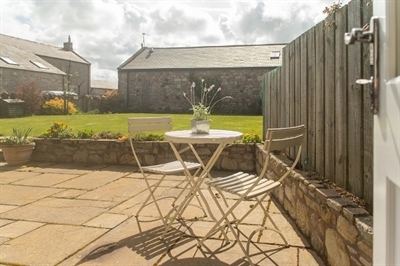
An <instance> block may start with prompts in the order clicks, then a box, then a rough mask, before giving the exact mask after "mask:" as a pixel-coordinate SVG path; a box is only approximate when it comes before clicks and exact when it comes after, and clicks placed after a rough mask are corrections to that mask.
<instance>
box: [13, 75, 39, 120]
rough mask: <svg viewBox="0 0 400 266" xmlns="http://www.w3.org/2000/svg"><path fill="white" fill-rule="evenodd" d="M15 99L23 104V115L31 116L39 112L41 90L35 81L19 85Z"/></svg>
mask: <svg viewBox="0 0 400 266" xmlns="http://www.w3.org/2000/svg"><path fill="white" fill-rule="evenodd" d="M16 97H17V98H18V99H21V100H23V101H24V102H25V110H24V111H25V114H26V115H33V114H36V113H38V112H39V110H40V105H41V104H42V96H41V90H40V89H39V87H38V85H37V83H36V81H31V82H29V83H28V84H25V85H21V86H19V87H18V88H17V89H16Z"/></svg>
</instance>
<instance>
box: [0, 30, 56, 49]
mask: <svg viewBox="0 0 400 266" xmlns="http://www.w3.org/2000/svg"><path fill="white" fill-rule="evenodd" d="M0 35H3V36H6V37H9V38H13V39H18V40H20V41H23V42H31V43H36V44H40V45H46V46H51V47H53V48H58V49H62V47H60V46H55V45H51V44H46V43H42V42H38V41H32V40H28V39H22V38H19V37H15V36H11V35H7V34H3V33H0Z"/></svg>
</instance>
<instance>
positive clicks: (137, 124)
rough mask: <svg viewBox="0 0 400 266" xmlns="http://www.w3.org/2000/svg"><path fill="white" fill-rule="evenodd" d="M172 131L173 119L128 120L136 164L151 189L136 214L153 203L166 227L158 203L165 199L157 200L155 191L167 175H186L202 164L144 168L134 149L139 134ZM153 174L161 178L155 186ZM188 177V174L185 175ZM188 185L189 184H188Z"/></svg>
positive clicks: (140, 118)
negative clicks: (151, 183) (150, 180)
mask: <svg viewBox="0 0 400 266" xmlns="http://www.w3.org/2000/svg"><path fill="white" fill-rule="evenodd" d="M171 129H172V119H171V117H132V118H128V134H129V142H130V145H131V149H132V153H133V156H134V157H135V160H136V163H137V165H138V167H139V170H140V172H141V173H142V175H143V177H144V180H145V182H146V185H147V187H148V189H149V195H148V196H147V198H146V199H145V201H144V202H143V204H142V205H141V207H140V208H139V210H138V211H137V213H136V216H138V215H139V213H140V212H141V211H142V210H143V208H144V207H145V206H147V205H149V204H151V203H154V204H155V205H156V208H157V211H158V213H159V215H160V217H161V219H162V221H163V223H164V225H167V221H166V219H165V218H164V216H163V214H162V212H161V209H160V206H159V205H158V203H157V201H159V200H162V199H163V198H165V197H158V198H156V196H155V194H154V193H155V191H156V190H157V188H158V187H159V186H160V184H161V182H162V181H163V180H164V178H165V177H166V175H168V174H177V173H185V171H187V172H188V171H191V170H194V169H200V166H201V165H200V164H199V163H193V162H185V161H184V162H183V163H184V164H182V163H181V162H180V161H178V160H176V161H172V162H168V163H163V164H157V165H149V166H142V164H141V162H140V160H139V157H138V155H137V153H136V151H135V147H134V142H133V139H134V137H135V135H136V134H138V133H139V132H148V131H155V130H171ZM151 174H160V175H161V178H160V179H159V180H158V181H157V182H156V183H155V184H153V185H150V183H149V180H148V176H150V175H151ZM185 176H187V174H185ZM187 184H189V183H188V182H187ZM186 187H187V185H186V186H185V188H184V189H183V190H182V192H183V191H184V190H185V189H186ZM182 192H181V193H180V194H179V195H178V196H177V197H175V201H176V200H177V198H178V197H179V196H180V195H181V194H182ZM175 201H174V202H173V204H172V205H174V203H175Z"/></svg>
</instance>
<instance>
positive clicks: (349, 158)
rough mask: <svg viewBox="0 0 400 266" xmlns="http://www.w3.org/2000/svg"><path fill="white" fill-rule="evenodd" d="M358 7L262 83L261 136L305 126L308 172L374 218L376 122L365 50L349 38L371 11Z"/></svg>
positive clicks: (314, 33)
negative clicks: (354, 199)
mask: <svg viewBox="0 0 400 266" xmlns="http://www.w3.org/2000/svg"><path fill="white" fill-rule="evenodd" d="M367 2H369V1H367V0H353V1H351V2H349V3H348V5H345V6H344V7H342V8H341V9H340V10H338V11H337V12H335V13H333V14H330V15H329V16H328V17H327V18H326V19H325V21H322V22H320V23H318V24H317V25H315V26H314V27H313V28H311V29H310V30H308V31H307V32H305V33H304V34H302V35H301V36H300V37H298V38H297V39H295V40H294V41H292V42H291V43H289V44H288V45H287V46H286V47H285V48H284V49H283V52H282V56H283V62H282V66H281V67H280V68H277V69H275V70H274V71H271V72H269V73H267V74H265V75H264V76H263V85H262V86H263V88H264V107H263V110H264V121H263V122H264V124H263V125H264V127H263V128H264V134H265V130H266V128H269V127H285V126H294V125H299V124H305V125H306V126H307V136H306V139H305V143H304V144H305V146H304V149H303V153H302V159H301V162H302V165H303V167H304V168H305V169H307V170H311V171H316V172H317V173H319V174H321V175H322V176H324V177H325V178H327V179H328V180H330V181H332V182H334V183H335V184H337V185H338V186H339V187H341V188H344V189H345V190H347V191H349V192H351V193H353V194H354V195H356V196H358V197H360V198H363V199H364V200H365V202H366V205H367V209H368V210H369V211H370V212H372V209H371V206H372V193H373V192H372V185H373V180H372V178H373V176H372V174H373V168H372V167H373V157H372V151H373V143H372V141H373V135H372V134H373V124H372V122H373V114H372V112H371V110H370V105H371V104H370V94H369V90H370V86H369V85H364V86H363V85H359V84H356V80H357V79H360V78H369V77H370V76H371V66H370V51H369V46H368V45H367V44H361V43H359V42H358V43H356V44H353V45H349V46H346V45H345V43H344V34H345V32H349V31H351V29H352V28H355V27H359V28H361V27H363V25H365V24H366V23H369V20H370V18H371V14H372V6H370V5H368V4H367ZM291 153H293V151H291Z"/></svg>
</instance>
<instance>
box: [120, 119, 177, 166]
mask: <svg viewBox="0 0 400 266" xmlns="http://www.w3.org/2000/svg"><path fill="white" fill-rule="evenodd" d="M171 129H172V119H171V117H130V118H128V135H129V143H130V145H131V149H132V153H133V156H134V157H135V160H136V163H137V165H138V167H139V169H140V171H141V172H142V173H143V170H142V165H141V164H140V160H139V157H138V156H137V154H136V152H135V147H134V145H133V141H132V138H133V137H134V134H135V133H138V132H145V131H155V130H171Z"/></svg>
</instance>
